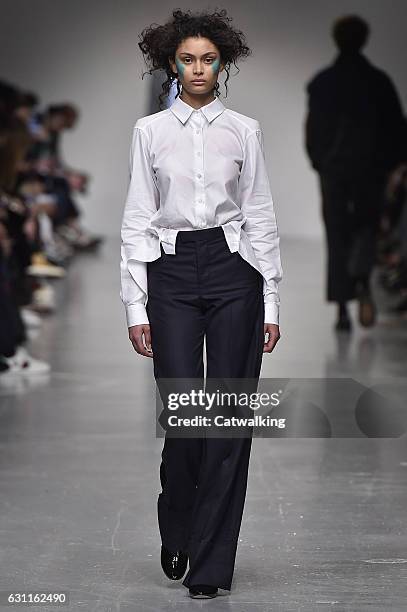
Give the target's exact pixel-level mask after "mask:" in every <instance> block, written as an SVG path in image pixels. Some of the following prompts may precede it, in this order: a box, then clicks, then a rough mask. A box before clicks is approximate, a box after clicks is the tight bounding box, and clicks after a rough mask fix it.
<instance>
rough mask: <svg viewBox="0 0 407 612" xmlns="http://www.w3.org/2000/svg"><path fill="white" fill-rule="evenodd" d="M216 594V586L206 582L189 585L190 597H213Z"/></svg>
mask: <svg viewBox="0 0 407 612" xmlns="http://www.w3.org/2000/svg"><path fill="white" fill-rule="evenodd" d="M217 594H218V587H213V586H210V585H207V584H197V585H195V586H190V587H189V596H190V597H192V599H213V597H216V595H217Z"/></svg>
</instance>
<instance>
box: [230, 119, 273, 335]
mask: <svg viewBox="0 0 407 612" xmlns="http://www.w3.org/2000/svg"><path fill="white" fill-rule="evenodd" d="M239 195H240V202H241V208H242V212H243V214H244V215H245V217H246V221H245V223H244V225H243V226H242V227H243V229H244V230H245V231H246V233H247V235H248V237H249V239H250V243H251V245H252V247H253V250H254V253H255V255H256V258H257V261H258V262H259V265H260V268H261V270H262V273H263V278H264V280H263V296H264V307H265V316H264V323H274V324H277V325H278V324H279V306H280V297H279V293H278V283H279V282H280V280H281V279H282V275H283V271H282V267H281V260H280V247H279V244H280V238H279V235H278V228H277V222H276V217H275V212H274V205H273V199H272V196H271V191H270V184H269V179H268V175H267V169H266V163H265V156H264V146H263V133H262V130H261V128H260V125H259V124H258V127H257V129H256V130H255V131H254V132H252V133H251V134H250V135H249V136H248V137H247V139H246V143H245V152H244V159H243V164H242V168H241V173H240V177H239Z"/></svg>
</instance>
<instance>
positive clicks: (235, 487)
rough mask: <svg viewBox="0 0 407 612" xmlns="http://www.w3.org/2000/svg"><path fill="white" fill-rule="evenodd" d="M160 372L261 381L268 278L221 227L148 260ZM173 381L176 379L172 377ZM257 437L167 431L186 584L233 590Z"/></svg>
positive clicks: (166, 518)
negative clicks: (230, 243)
mask: <svg viewBox="0 0 407 612" xmlns="http://www.w3.org/2000/svg"><path fill="white" fill-rule="evenodd" d="M147 278H148V289H149V291H148V295H149V297H148V302H147V314H148V318H149V322H150V331H151V344H152V349H153V363H154V377H155V379H156V382H157V387H158V388H159V391H160V395H161V398H162V399H163V403H164V402H165V399H166V392H167V390H168V389H167V387H166V386H165V385H163V386H160V379H181V381H180V387H182V386H183V385H185V379H198V380H203V379H204V360H203V346H204V338H205V345H206V366H207V368H206V377H207V381H208V380H209V379H217V378H221V377H226V378H231V379H233V378H235V379H238V378H248V379H249V378H250V379H252V380H253V379H254V380H255V381H258V378H259V376H260V369H261V362H262V356H263V344H264V302H263V277H262V275H261V274H260V273H259V272H258V271H257V270H256V269H255V268H253V266H251V265H250V264H249V263H248V262H246V261H245V260H244V259H243V258H242V257H241V256H240V254H239V253H238V252H236V253H231V252H230V250H229V247H228V245H227V242H226V240H225V237H224V233H223V229H222V228H221V227H215V228H209V229H203V230H191V231H180V232H178V234H177V241H176V254H175V255H170V254H166V253H165V252H164V250H163V248H162V247H161V257H160V258H158V259H156V260H155V261H152V262H148V264H147ZM174 382H175V384H176V381H174ZM251 442H252V436H251V435H247V436H245V437H242V436H239V437H227V438H221V437H211V436H207V435H203V436H201V437H196V438H191V437H170V436H169V435H168V431H167V432H166V436H165V441H164V447H163V450H162V461H161V466H160V480H161V487H162V492H161V493H160V495H159V497H158V523H159V529H160V534H161V539H162V543H163V545H164V546H166V547H167V548H168V549H169V550H171V551H176V550H180V549H181V550H184V551H187V552H188V556H189V570H188V573H187V575H186V576H185V578H184V580H183V585H184V586H186V587H189V586H193V585H197V584H208V585H212V586H217V587H219V588H222V589H228V590H230V588H231V583H232V577H233V570H234V564H235V557H236V550H237V542H238V536H239V531H240V525H241V519H242V513H243V507H244V502H245V496H246V487H247V476H248V467H249V458H250V450H251Z"/></svg>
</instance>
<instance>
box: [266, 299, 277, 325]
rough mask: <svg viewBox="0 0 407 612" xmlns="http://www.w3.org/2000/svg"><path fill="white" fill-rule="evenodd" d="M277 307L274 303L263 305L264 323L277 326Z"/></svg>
mask: <svg viewBox="0 0 407 612" xmlns="http://www.w3.org/2000/svg"><path fill="white" fill-rule="evenodd" d="M279 311H280V308H279V305H278V304H277V303H276V302H265V303H264V323H265V324H266V323H273V324H274V325H279Z"/></svg>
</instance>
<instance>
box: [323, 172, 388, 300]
mask: <svg viewBox="0 0 407 612" xmlns="http://www.w3.org/2000/svg"><path fill="white" fill-rule="evenodd" d="M320 187H321V195H322V218H323V221H324V225H325V235H326V244H327V255H328V258H327V259H328V261H327V282H326V299H327V301H329V302H346V301H347V300H352V299H354V298H355V297H356V282H357V281H360V280H362V281H364V282H365V283H368V282H369V278H370V275H371V272H372V270H373V267H374V264H375V262H376V244H377V232H378V227H379V220H380V213H381V211H382V207H383V194H384V179H383V178H382V177H381V176H375V175H374V174H373V173H371V174H370V175H368V176H361V177H360V176H358V177H351V178H343V177H334V176H326V175H320Z"/></svg>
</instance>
